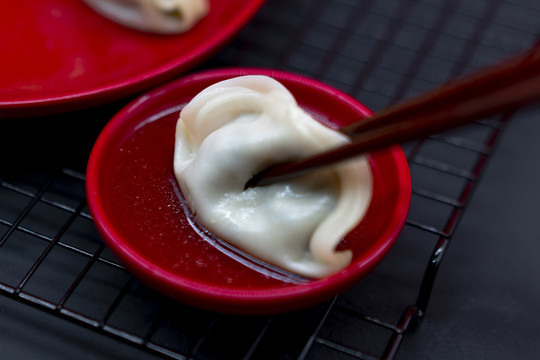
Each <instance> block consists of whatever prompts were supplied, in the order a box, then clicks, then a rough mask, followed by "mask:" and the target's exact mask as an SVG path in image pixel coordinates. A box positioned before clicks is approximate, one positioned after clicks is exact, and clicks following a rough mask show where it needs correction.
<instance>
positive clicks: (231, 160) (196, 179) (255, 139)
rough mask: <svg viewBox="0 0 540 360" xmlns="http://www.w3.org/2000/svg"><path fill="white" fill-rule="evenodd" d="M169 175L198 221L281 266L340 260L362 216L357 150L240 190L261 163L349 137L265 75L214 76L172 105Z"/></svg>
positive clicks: (323, 266) (330, 267)
mask: <svg viewBox="0 0 540 360" xmlns="http://www.w3.org/2000/svg"><path fill="white" fill-rule="evenodd" d="M175 136H176V139H175V141H176V142H175V152H174V164H173V166H174V173H175V176H176V179H177V182H178V184H179V186H180V189H181V190H182V194H183V196H184V197H185V199H186V202H187V203H188V206H189V207H190V209H191V211H192V212H193V213H194V215H195V217H196V219H197V220H198V222H199V223H201V225H202V226H204V227H205V228H206V229H208V230H209V231H211V232H212V233H213V234H215V235H216V236H218V237H220V238H222V239H223V240H225V241H227V242H229V243H231V244H233V245H235V246H237V247H238V248H240V249H242V250H244V251H246V252H248V253H250V254H252V255H253V256H255V257H257V258H259V259H261V260H264V261H266V262H268V263H270V264H273V265H276V266H278V267H281V268H283V269H285V270H288V271H290V272H293V273H296V274H300V275H303V276H307V277H310V278H321V277H325V276H328V275H330V274H332V273H335V272H337V271H339V270H341V269H343V268H344V267H346V266H347V265H348V264H349V263H350V262H351V259H352V253H351V251H350V250H344V251H337V250H336V246H337V244H338V243H339V241H340V240H341V239H342V238H343V237H344V236H345V235H346V234H347V233H348V232H349V231H350V230H351V229H352V228H354V227H355V226H356V225H357V224H358V223H359V222H360V220H361V219H362V217H363V216H364V214H365V212H366V210H367V208H368V206H369V203H370V201H371V192H372V176H371V170H370V167H369V164H368V161H367V160H366V158H365V157H362V158H360V159H357V160H354V161H349V162H347V163H344V164H342V165H339V166H335V167H332V168H327V169H324V170H318V171H316V172H314V173H311V174H308V175H304V176H302V177H298V178H296V179H294V180H291V181H286V182H280V183H275V184H271V185H268V186H258V187H253V188H248V189H244V187H245V184H246V182H247V181H248V180H249V179H250V178H251V177H252V176H253V175H254V174H257V173H258V172H260V171H262V170H264V169H266V168H267V167H269V166H270V165H273V164H277V163H281V162H285V161H290V160H294V159H298V158H301V157H304V156H307V155H309V154H313V153H316V152H320V151H322V150H324V149H327V148H330V147H335V146H338V145H340V144H343V143H345V142H347V141H349V140H348V138H347V137H346V136H344V135H343V134H341V133H339V132H338V131H335V130H332V129H330V128H328V127H327V126H324V125H322V124H321V123H320V122H318V121H317V120H315V119H314V118H312V117H311V116H310V115H309V114H307V113H306V112H305V111H303V110H302V109H301V108H300V107H299V106H298V104H297V103H296V100H295V99H294V97H293V96H292V94H291V93H290V92H289V91H288V90H287V89H286V88H285V87H284V86H283V85H282V84H281V83H279V82H278V81H276V80H274V79H273V78H270V77H267V76H259V75H249V76H241V77H237V78H233V79H229V80H225V81H222V82H219V83H216V84H214V85H212V86H210V87H208V88H206V89H205V90H203V91H202V92H200V93H199V94H198V95H197V96H195V97H194V98H193V99H192V101H191V102H189V104H187V105H186V106H185V107H184V108H183V110H182V111H181V114H180V118H179V120H178V123H177V127H176V135H175Z"/></svg>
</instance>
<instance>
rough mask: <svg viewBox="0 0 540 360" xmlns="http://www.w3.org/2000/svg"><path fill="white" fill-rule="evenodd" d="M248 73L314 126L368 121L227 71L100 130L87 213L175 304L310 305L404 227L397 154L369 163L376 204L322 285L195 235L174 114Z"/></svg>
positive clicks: (329, 102)
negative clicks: (290, 101) (177, 161)
mask: <svg viewBox="0 0 540 360" xmlns="http://www.w3.org/2000/svg"><path fill="white" fill-rule="evenodd" d="M245 74H264V75H269V76H272V77H274V78H275V79H277V80H278V81H280V82H282V83H283V84H284V85H285V86H286V87H287V88H288V89H289V90H290V91H291V92H292V93H293V95H294V96H295V97H296V99H297V100H298V102H299V104H300V105H301V106H302V107H304V108H305V109H306V110H307V111H309V112H311V113H313V114H314V116H315V117H316V118H319V119H323V120H324V121H329V122H331V123H334V124H336V125H338V126H343V125H346V124H349V123H351V122H352V121H354V120H358V119H361V118H363V117H366V116H368V115H369V114H370V112H369V110H368V109H366V108H365V107H364V106H363V105H362V104H360V103H358V102H357V101H356V100H354V99H352V98H351V97H349V96H348V95H346V94H344V93H342V92H340V91H337V90H335V89H333V88H331V87H329V86H327V85H324V84H322V83H320V82H317V81H314V80H311V79H308V78H305V77H302V76H299V75H295V74H290V73H285V72H280V71H273V70H262V69H224V70H214V71H209V72H203V73H199V74H194V75H190V76H187V77H184V78H182V79H179V80H176V81H174V82H172V83H169V84H168V85H165V86H162V87H160V88H158V89H156V90H153V91H151V92H149V93H147V94H145V95H144V96H142V97H140V98H138V99H137V100H135V101H134V102H132V103H131V104H130V105H128V106H127V107H125V108H124V109H123V110H122V111H120V112H119V113H118V114H117V115H116V116H115V117H114V118H113V119H112V120H111V121H110V123H109V124H108V125H107V126H106V127H105V129H104V130H103V132H102V133H101V134H100V136H99V138H98V140H97V142H96V144H95V146H94V149H93V150H92V153H91V156H90V160H89V163H88V168H87V178H86V184H87V196H88V204H89V207H90V211H91V213H92V215H93V217H94V220H95V222H96V225H97V227H98V229H99V231H100V233H101V234H102V236H103V238H104V239H105V241H106V243H107V244H108V245H109V246H110V248H111V249H112V250H113V251H114V253H115V254H116V255H117V256H118V257H119V259H120V260H121V261H122V262H123V263H124V264H125V265H126V266H127V268H128V269H130V270H131V271H132V272H133V273H134V274H135V275H136V276H138V277H139V278H140V279H141V280H143V281H144V282H146V283H147V284H149V285H150V286H152V287H154V288H155V289H157V290H159V291H161V292H162V293H164V294H166V295H169V296H171V297H173V298H175V299H177V300H178V301H180V302H184V303H188V304H191V305H194V306H198V307H203V308H206V309H211V310H215V311H222V312H233V313H269V312H282V311H288V310H293V309H299V308H302V307H307V306H309V305H313V304H316V303H318V302H321V301H323V300H326V299H328V298H330V297H332V296H333V295H335V294H337V293H339V292H342V291H344V290H345V289H347V288H348V287H350V286H351V285H353V284H354V283H356V282H358V281H359V280H360V279H361V278H363V277H364V276H366V275H367V274H368V273H369V272H370V271H371V270H372V269H373V268H374V266H375V265H376V264H377V263H378V262H379V261H380V260H381V259H382V258H383V257H384V255H385V254H386V253H387V252H388V251H389V249H390V248H391V246H392V244H393V243H394V241H395V240H396V238H397V236H398V234H399V233H400V231H401V228H402V227H403V224H404V222H405V219H406V216H407V213H408V209H409V203H410V197H411V183H410V176H409V168H408V165H407V161H406V159H405V157H404V156H403V152H402V151H401V149H400V148H399V147H398V146H395V147H391V148H389V149H387V150H384V151H380V152H377V153H373V154H371V155H370V156H369V161H370V164H371V168H372V172H373V177H374V187H373V200H372V202H371V204H370V207H369V209H368V212H367V214H366V216H365V218H364V219H363V220H362V221H361V223H360V224H359V225H358V226H357V227H356V228H355V229H354V230H353V231H352V232H350V233H349V234H348V235H347V236H346V237H345V239H343V240H342V242H341V243H340V244H339V246H340V247H342V248H349V249H351V250H352V251H353V254H354V257H353V261H352V263H351V264H350V265H349V266H348V267H347V268H345V269H344V270H342V271H340V272H339V273H337V274H334V275H332V276H329V277H327V278H324V279H320V280H307V279H301V278H298V277H296V276H290V275H288V274H286V273H283V272H279V271H276V270H274V269H272V268H268V267H266V266H264V264H261V263H259V262H257V261H255V260H253V259H251V258H250V257H249V256H246V255H245V254H242V253H239V252H237V251H235V250H234V249H232V248H230V247H227V246H226V245H225V244H223V243H221V242H219V241H218V240H216V239H214V238H212V236H209V235H208V234H205V233H204V231H203V230H202V229H200V228H197V227H194V226H193V224H192V221H191V219H190V217H189V216H186V211H185V210H186V207H185V204H184V203H183V202H182V200H181V196H180V192H179V190H178V186H177V184H176V181H175V178H174V174H173V170H172V162H173V160H172V159H173V151H174V149H173V146H174V137H175V126H176V121H177V119H178V113H179V111H180V109H181V108H182V106H183V104H185V103H187V102H188V101H189V100H190V99H191V98H192V97H193V96H194V95H196V94H197V93H199V92H200V91H201V90H203V89H204V88H206V87H207V86H209V85H211V84H213V83H215V82H217V81H220V80H223V79H226V78H230V77H234V76H239V75H245Z"/></svg>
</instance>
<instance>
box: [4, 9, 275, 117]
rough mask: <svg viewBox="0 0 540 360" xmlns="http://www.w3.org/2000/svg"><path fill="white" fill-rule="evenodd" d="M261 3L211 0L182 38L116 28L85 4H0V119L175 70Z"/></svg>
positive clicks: (85, 100) (90, 97)
mask: <svg viewBox="0 0 540 360" xmlns="http://www.w3.org/2000/svg"><path fill="white" fill-rule="evenodd" d="M263 2H264V0H227V1H221V0H210V12H209V13H208V15H207V16H206V17H205V18H203V19H202V20H201V21H200V22H199V23H197V24H196V26H195V27H194V28H192V29H191V30H189V31H187V32H185V33H184V34H179V35H153V34H146V33H143V32H139V31H136V30H132V29H129V28H126V27H123V26H121V25H118V24H116V23H114V22H112V21H110V20H108V19H106V18H104V17H102V16H100V15H98V14H97V13H95V12H94V11H93V10H92V9H90V8H89V7H88V6H86V5H85V4H84V2H83V1H80V0H77V1H68V0H26V1H4V2H3V3H2V8H1V11H0V24H2V32H1V33H0V54H1V55H0V71H1V74H2V75H1V76H0V118H8V117H22V116H37V115H43V114H47V113H54V112H64V111H68V110H73V109H77V108H81V107H85V106H91V105H95V104H98V103H103V102H108V101H111V100H113V99H117V98H121V97H124V96H126V95H129V94H134V93H136V92H138V91H141V90H144V89H147V88H149V87H151V86H154V85H156V84H158V83H160V82H163V81H164V80H167V79H170V78H171V77H173V76H176V75H178V74H180V73H181V72H182V71H185V70H186V69H188V68H189V67H192V66H193V65H194V64H196V63H197V62H199V61H202V60H203V59H204V58H206V57H207V56H209V55H210V54H211V53H212V51H213V50H216V49H217V48H218V47H219V46H220V45H222V44H223V43H224V42H226V41H227V40H229V39H230V38H231V37H232V36H233V35H235V34H236V33H237V32H238V31H239V30H240V29H241V28H242V27H243V26H244V25H245V24H246V22H247V21H248V20H249V19H250V18H251V17H252V16H253V15H254V14H255V12H256V11H257V10H258V9H259V8H260V6H261V5H262V4H263Z"/></svg>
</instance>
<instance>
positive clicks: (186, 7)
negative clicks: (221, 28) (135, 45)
mask: <svg viewBox="0 0 540 360" xmlns="http://www.w3.org/2000/svg"><path fill="white" fill-rule="evenodd" d="M84 1H85V2H86V3H87V4H88V5H89V6H90V7H92V8H93V9H94V10H95V11H97V12H98V13H100V14H101V15H103V16H105V17H107V18H109V19H111V20H113V21H115V22H117V23H119V24H122V25H124V26H128V27H131V28H134V29H137V30H142V31H148V32H154V33H162V34H176V33H182V32H185V31H187V30H189V29H191V28H192V27H193V26H194V25H195V24H196V23H197V21H199V20H200V19H201V18H202V17H204V16H205V15H206V14H207V13H208V10H209V8H210V5H209V3H208V0H84Z"/></svg>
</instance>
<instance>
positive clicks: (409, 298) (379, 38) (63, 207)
mask: <svg viewBox="0 0 540 360" xmlns="http://www.w3.org/2000/svg"><path fill="white" fill-rule="evenodd" d="M539 15H540V6H538V5H535V4H534V3H533V1H525V0H523V1H518V0H513V1H496V0H495V1H484V2H477V1H475V2H466V1H461V2H460V1H455V0H414V1H413V0H403V1H391V0H383V1H381V0H379V1H372V0H365V1H352V0H351V1H346V0H341V1H337V0H334V1H319V0H317V1H281V0H269V1H268V3H267V4H266V5H265V6H264V7H263V9H262V10H261V12H260V14H258V16H257V17H256V18H255V19H254V20H253V21H252V22H251V24H250V25H249V26H248V27H247V28H246V29H245V30H244V31H242V32H241V33H240V34H239V36H238V38H237V39H236V40H235V41H234V42H232V43H231V44H229V45H228V46H226V47H225V48H224V49H223V50H221V52H220V53H218V54H217V55H216V57H214V58H213V59H211V60H210V61H208V62H207V63H206V64H203V67H216V66H234V65H238V66H260V67H272V68H280V69H285V70H289V71H295V72H299V73H303V74H305V75H308V76H312V77H315V78H318V79H320V80H322V81H325V82H327V83H330V84H332V85H334V86H336V87H338V88H340V89H342V90H344V91H346V92H348V93H350V94H351V95H353V96H355V97H357V98H358V99H360V100H361V101H362V102H364V103H365V104H366V105H368V106H369V107H371V108H372V109H373V110H375V111H377V110H380V109H382V108H384V107H385V106H387V105H389V104H390V103H393V102H395V101H397V100H400V99H402V98H405V97H408V96H411V95H413V94H415V93H418V92H421V91H424V90H427V89H429V88H431V87H433V86H436V85H437V84H440V83H443V82H445V81H446V80H448V79H451V78H455V77H457V76H460V75H462V74H463V73H466V72H467V71H470V70H471V69H475V68H479V67H482V66H485V65H486V64H489V63H491V62H495V61H497V60H499V59H502V58H504V57H505V56H507V55H510V54H513V53H516V52H519V51H521V50H524V49H526V48H527V47H528V46H530V45H531V44H532V43H534V41H535V40H536V38H537V34H538V30H539V29H538V26H537V21H536V19H538V18H539ZM124 103H125V101H121V102H120V103H115V104H109V105H107V106H105V107H101V108H97V110H96V109H94V110H93V112H92V111H90V115H87V116H88V118H87V119H85V120H87V122H86V123H85V124H83V125H82V128H77V126H78V125H77V126H74V125H71V124H72V123H73V119H72V118H73V117H74V116H77V117H80V116H83V115H82V112H81V113H72V114H65V115H61V116H60V117H59V119H60V120H58V118H56V119H55V120H54V121H51V119H50V118H47V119H38V120H34V121H35V123H34V125H36V124H37V126H38V130H43V131H44V132H47V131H49V135H51V136H52V137H53V139H56V140H58V142H61V145H59V146H57V147H56V148H53V149H52V150H49V151H51V152H50V153H47V152H46V153H45V155H43V157H39V159H38V160H36V161H34V162H31V164H30V165H28V166H20V163H24V161H26V160H28V159H27V158H26V157H25V155H22V153H21V155H19V153H18V152H17V151H13V147H16V146H17V145H16V144H18V143H19V142H21V140H22V139H21V138H18V137H15V138H14V139H8V138H7V137H10V136H11V135H10V136H7V137H6V139H3V140H5V141H4V145H3V146H6V149H2V150H8V149H9V150H11V154H14V155H13V156H12V159H11V160H14V161H8V162H6V164H5V166H2V167H1V168H0V294H2V295H4V296H7V297H10V298H12V299H15V300H16V301H18V302H22V303H25V304H28V305H31V306H33V307H35V308H37V309H39V310H41V311H44V312H48V313H51V314H53V315H54V316H57V317H60V318H63V319H66V320H68V321H72V322H74V323H76V324H80V325H82V326H85V327H88V328H90V329H93V330H95V331H97V332H99V333H102V334H103V336H107V337H111V338H115V339H119V340H121V341H123V342H126V343H128V344H130V345H133V346H134V347H136V348H140V349H141V350H143V351H145V352H148V353H149V356H150V355H151V354H154V355H158V356H162V357H165V358H173V359H187V358H194V359H225V358H227V359H239V358H243V359H260V358H264V359H272V358H275V359H278V358H279V359H329V358H332V359H351V358H358V359H379V358H381V359H391V358H394V357H396V355H397V354H398V348H399V346H400V344H401V342H402V341H403V339H404V336H405V335H406V333H407V332H408V331H410V330H411V329H413V328H414V325H415V324H417V323H418V321H419V320H420V319H421V318H422V316H423V315H424V313H425V312H426V309H427V305H428V301H429V297H430V294H431V291H432V286H433V283H434V281H435V277H436V273H437V269H438V266H439V265H440V263H441V261H442V259H443V256H444V253H445V250H446V248H447V247H448V245H449V243H450V241H451V239H452V236H453V234H454V232H455V229H456V226H457V225H458V223H459V220H460V218H461V217H462V214H463V212H464V210H465V209H466V207H467V203H468V201H469V199H470V197H471V194H472V192H473V190H474V188H475V186H477V185H478V183H479V177H480V175H481V174H482V170H483V169H484V166H485V164H486V161H487V160H488V158H489V156H490V154H491V153H492V150H493V147H494V146H495V144H496V142H497V139H498V137H499V135H500V134H501V132H502V131H503V129H504V125H505V122H506V121H507V120H508V119H509V118H511V114H504V115H503V114H501V116H499V117H497V118H493V119H486V120H483V121H479V122H477V123H475V124H473V125H470V126H468V127H466V128H462V129H459V130H454V131H452V132H449V133H445V134H440V135H437V136H433V137H430V138H427V139H424V140H422V141H418V142H414V143H410V144H405V145H404V150H405V153H406V155H407V157H408V161H409V165H410V169H411V176H412V183H413V199H412V204H411V210H410V214H409V218H408V221H407V224H406V225H405V228H404V230H403V232H402V235H401V236H400V238H399V239H398V241H397V244H396V246H395V247H394V249H393V250H392V251H391V252H390V254H389V255H388V256H387V258H386V259H385V260H384V261H383V263H382V264H381V265H380V266H379V267H377V269H375V271H374V272H373V273H372V274H371V275H370V276H368V277H367V278H366V279H365V280H363V281H362V282H360V283H359V284H357V285H356V286H355V287H354V288H352V289H351V290H349V291H348V292H346V293H345V294H342V295H340V296H338V297H336V298H335V299H333V300H332V301H330V302H327V303H324V304H321V305H319V306H316V307H313V308H309V309H306V310H304V311H298V312H294V313H289V314H281V315H274V316H231V315H223V314H216V313H211V312H206V311H202V310H197V309H193V308H190V307H187V306H184V305H181V304H178V303H176V302H173V301H171V300H169V299H166V298H164V297H162V296H161V295H159V294H157V293H155V292H154V291H152V290H150V289H148V288H147V287H146V286H144V285H142V284H140V283H139V282H138V281H137V280H136V279H134V278H133V277H132V276H131V275H130V274H129V273H128V272H127V271H126V270H125V269H124V268H123V267H122V265H121V264H119V263H118V262H117V260H116V259H115V258H114V257H113V256H112V254H110V253H109V251H108V249H107V248H106V247H105V246H104V245H103V243H102V241H101V239H100V238H99V236H98V234H97V232H96V230H95V228H94V225H93V223H92V219H91V216H90V214H89V213H88V210H87V208H86V205H85V194H84V175H83V173H84V166H85V161H86V158H87V153H88V151H89V148H90V146H91V144H92V142H93V140H94V139H95V136H96V135H97V133H98V132H99V129H100V128H101V126H102V125H103V124H104V121H106V118H105V119H103V120H102V121H97V122H96V121H95V119H91V117H92V116H94V115H96V114H99V115H101V116H102V117H103V116H107V115H108V116H110V115H112V114H113V113H114V112H115V111H116V110H118V109H119V107H120V106H122V105H123V104H124ZM45 120H47V121H50V122H53V125H52V126H53V129H52V130H50V129H47V126H44V125H41V124H43V122H44V121H45ZM28 121H29V122H31V121H32V120H28ZM55 122H56V123H55ZM1 126H2V127H3V129H2V131H3V134H8V133H14V132H18V131H22V130H23V128H24V127H25V126H26V125H24V124H23V125H20V123H17V124H15V123H9V122H6V124H2V125H1ZM66 126H67V127H68V130H69V131H70V132H71V131H72V132H73V134H72V136H73V137H75V139H74V140H73V141H72V142H65V141H64V142H62V140H63V138H64V137H65V133H60V129H63V128H65V127H66ZM51 132H52V133H51ZM88 134H90V136H89V137H88ZM38 139H41V137H40V136H39V135H35V136H34V137H33V138H32V140H38ZM42 145H45V144H43V143H40V142H39V141H38V143H37V145H35V149H34V150H36V151H38V150H39V149H40V147H41V146H42ZM23 146H26V145H23ZM75 148H77V151H75V150H74V149H75ZM66 150H68V151H66ZM3 153H5V151H3Z"/></svg>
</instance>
